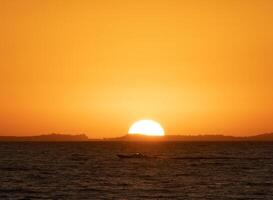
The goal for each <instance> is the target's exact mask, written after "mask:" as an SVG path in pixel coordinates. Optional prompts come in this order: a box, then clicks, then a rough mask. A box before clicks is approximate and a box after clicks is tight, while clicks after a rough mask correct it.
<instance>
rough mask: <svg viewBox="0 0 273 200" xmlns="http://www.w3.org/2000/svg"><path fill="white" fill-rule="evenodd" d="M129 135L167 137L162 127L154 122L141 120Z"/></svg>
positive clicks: (135, 124) (132, 127)
mask: <svg viewBox="0 0 273 200" xmlns="http://www.w3.org/2000/svg"><path fill="white" fill-rule="evenodd" d="M128 133H129V134H141V135H149V136H163V135H165V133H164V129H163V128H162V126H161V125H160V124H159V123H158V122H156V121H153V120H139V121H137V122H135V123H134V124H133V125H132V126H131V127H130V129H129V132H128Z"/></svg>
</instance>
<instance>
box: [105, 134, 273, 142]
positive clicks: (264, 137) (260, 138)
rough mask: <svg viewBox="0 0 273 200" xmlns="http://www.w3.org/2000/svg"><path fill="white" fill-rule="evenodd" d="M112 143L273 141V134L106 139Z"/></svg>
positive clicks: (138, 136) (139, 136) (141, 136)
mask: <svg viewBox="0 0 273 200" xmlns="http://www.w3.org/2000/svg"><path fill="white" fill-rule="evenodd" d="M105 140H110V141H272V142H273V133H266V134H260V135H256V136H249V137H234V136H224V135H197V136H184V135H165V136H161V137H159V136H145V135H138V134H136V135H125V136H122V137H118V138H111V139H105Z"/></svg>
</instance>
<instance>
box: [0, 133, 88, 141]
mask: <svg viewBox="0 0 273 200" xmlns="http://www.w3.org/2000/svg"><path fill="white" fill-rule="evenodd" d="M0 141H34V142H35V141H37V142H53V141H56V142H63V141H88V137H87V136H86V135H85V134H80V135H66V134H55V133H52V134H48V135H38V136H23V137H17V136H0Z"/></svg>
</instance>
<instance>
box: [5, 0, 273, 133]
mask: <svg viewBox="0 0 273 200" xmlns="http://www.w3.org/2000/svg"><path fill="white" fill-rule="evenodd" d="M272 11H273V1H272V0H226V1H219V0H207V1H204V0H195V1H194V0H193V1H183V0H164V1H163V0H137V1H136V0H91V1H90V0H89V1H88V0H86V1H84V0H80V1H76V0H74V1H69V0H63V1H60V0H43V1H42V0H25V1H22V0H0V29H1V31H0V67H1V68H0V95H1V98H0V111H1V112H0V135H34V134H41V133H42V134H45V133H51V132H58V133H86V134H88V136H89V137H91V138H101V137H114V136H120V135H124V134H126V133H127V130H128V127H129V125H130V124H132V123H133V122H134V121H136V120H138V119H141V118H151V119H154V120H157V121H159V122H160V123H161V124H162V126H163V127H164V128H165V131H166V133H167V134H208V133H211V134H217V133H219V134H226V135H253V134H256V133H263V132H270V131H273V123H272V120H273V55H272V53H273V12H272Z"/></svg>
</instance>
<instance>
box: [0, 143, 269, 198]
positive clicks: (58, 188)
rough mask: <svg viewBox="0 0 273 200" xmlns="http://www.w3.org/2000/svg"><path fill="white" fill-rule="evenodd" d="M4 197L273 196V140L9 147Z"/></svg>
mask: <svg viewBox="0 0 273 200" xmlns="http://www.w3.org/2000/svg"><path fill="white" fill-rule="evenodd" d="M136 152H139V153H142V154H144V155H147V156H149V157H148V158H131V159H120V158H118V157H117V154H126V155H127V154H131V153H136ZM0 199H1V200H2V199H273V143H270V142H268V143H266V142H158V143H157V142H142V143H141V142H55V143H54V142H51V143H47V142H40V143H39V142H10V143H9V142H1V143H0Z"/></svg>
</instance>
